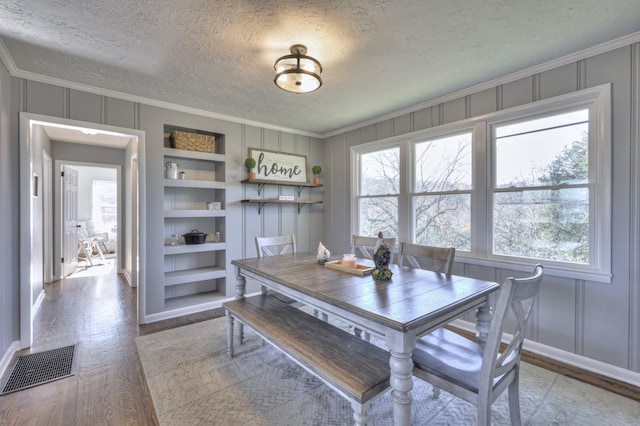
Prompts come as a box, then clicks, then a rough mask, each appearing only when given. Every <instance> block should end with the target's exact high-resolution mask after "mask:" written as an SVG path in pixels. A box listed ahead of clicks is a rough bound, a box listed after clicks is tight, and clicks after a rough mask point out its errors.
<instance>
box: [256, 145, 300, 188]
mask: <svg viewBox="0 0 640 426" xmlns="http://www.w3.org/2000/svg"><path fill="white" fill-rule="evenodd" d="M249 157H252V158H253V159H255V160H256V179H257V180H273V181H280V182H307V157H306V156H304V155H298V154H287V153H284V152H275V151H266V150H263V149H257V148H249Z"/></svg>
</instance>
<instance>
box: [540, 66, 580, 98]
mask: <svg viewBox="0 0 640 426" xmlns="http://www.w3.org/2000/svg"><path fill="white" fill-rule="evenodd" d="M577 88H578V71H577V65H576V64H575V63H572V64H568V65H565V66H563V67H559V68H555V69H553V70H549V71H545V72H544V73H542V74H541V75H540V99H547V98H551V97H554V96H559V95H563V94H565V93H570V92H574V91H576V90H577Z"/></svg>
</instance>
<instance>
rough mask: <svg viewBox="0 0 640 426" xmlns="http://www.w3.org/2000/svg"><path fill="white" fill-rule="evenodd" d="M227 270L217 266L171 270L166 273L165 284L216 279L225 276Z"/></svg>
mask: <svg viewBox="0 0 640 426" xmlns="http://www.w3.org/2000/svg"><path fill="white" fill-rule="evenodd" d="M224 276H225V270H224V269H223V268H218V267H216V266H209V267H206V268H193V269H186V270H183V271H170V272H165V274H164V285H165V286H168V285H177V284H184V283H190V282H196V281H205V280H215V279H217V278H224Z"/></svg>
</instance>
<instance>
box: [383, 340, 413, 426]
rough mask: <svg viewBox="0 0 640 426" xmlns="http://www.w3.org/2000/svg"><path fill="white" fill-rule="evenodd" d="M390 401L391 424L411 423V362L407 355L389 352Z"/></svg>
mask: <svg viewBox="0 0 640 426" xmlns="http://www.w3.org/2000/svg"><path fill="white" fill-rule="evenodd" d="M390 352H391V357H390V359H389V366H390V367H391V389H392V390H391V399H392V400H393V424H394V425H395V426H399V425H400V426H402V425H407V426H408V425H409V424H410V423H411V401H412V400H413V397H412V396H411V389H413V376H412V372H413V361H412V359H411V351H410V352H408V353H401V352H396V351H394V350H393V349H392V350H391V351H390Z"/></svg>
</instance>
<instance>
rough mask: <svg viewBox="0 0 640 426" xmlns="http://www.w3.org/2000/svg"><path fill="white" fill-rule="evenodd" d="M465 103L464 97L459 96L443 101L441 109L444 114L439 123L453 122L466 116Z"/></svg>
mask: <svg viewBox="0 0 640 426" xmlns="http://www.w3.org/2000/svg"><path fill="white" fill-rule="evenodd" d="M466 105H467V103H466V98H459V99H454V100H452V101H449V102H445V103H444V104H443V105H442V111H443V113H444V114H443V116H442V121H441V122H440V124H447V123H455V122H456V121H460V120H464V119H465V118H467V114H466Z"/></svg>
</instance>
